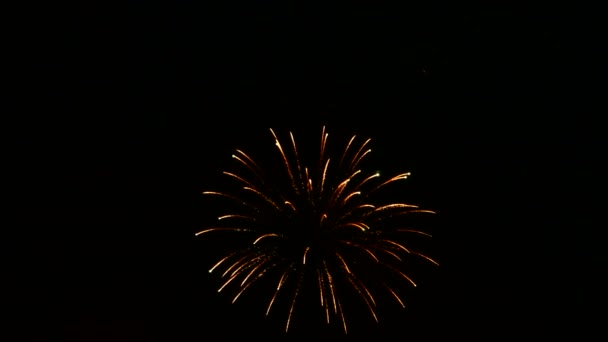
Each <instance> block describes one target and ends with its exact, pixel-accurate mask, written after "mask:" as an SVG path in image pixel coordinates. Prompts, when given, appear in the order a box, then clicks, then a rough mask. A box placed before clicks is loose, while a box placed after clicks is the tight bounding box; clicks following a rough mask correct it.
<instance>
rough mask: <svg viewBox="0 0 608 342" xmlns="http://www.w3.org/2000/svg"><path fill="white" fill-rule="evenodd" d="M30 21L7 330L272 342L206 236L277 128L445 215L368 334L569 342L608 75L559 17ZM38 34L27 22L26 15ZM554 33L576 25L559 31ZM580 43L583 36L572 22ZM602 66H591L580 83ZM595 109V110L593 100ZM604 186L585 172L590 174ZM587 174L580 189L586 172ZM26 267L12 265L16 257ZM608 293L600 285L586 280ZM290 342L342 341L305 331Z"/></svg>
mask: <svg viewBox="0 0 608 342" xmlns="http://www.w3.org/2000/svg"><path fill="white" fill-rule="evenodd" d="M54 6H55V5H53V6H51V5H48V6H47V7H46V8H33V9H31V13H32V18H30V20H31V22H32V23H35V25H31V26H27V25H24V30H26V31H27V33H28V35H27V36H28V37H29V38H28V40H24V42H23V45H24V46H27V47H28V51H32V52H31V53H28V54H26V55H25V56H24V59H25V61H26V62H27V63H26V65H28V66H27V67H26V68H24V70H23V73H22V79H23V80H24V81H25V84H26V90H27V91H28V94H30V96H29V97H28V103H26V104H25V105H24V108H26V109H27V111H28V113H27V114H26V115H25V116H24V117H25V122H26V125H25V126H24V130H23V133H24V134H23V135H22V137H26V138H25V139H24V141H23V146H25V147H26V149H25V150H26V151H27V154H26V155H25V157H24V163H23V164H22V165H24V166H25V167H24V169H23V172H22V175H25V177H24V178H25V179H26V181H24V182H23V186H20V191H19V194H18V196H17V198H16V201H15V202H16V203H17V207H18V209H19V211H18V213H19V216H20V218H21V219H20V220H19V226H18V227H19V229H18V233H19V236H20V237H26V241H27V242H26V243H25V244H24V245H21V244H19V245H16V244H12V243H11V241H12V240H10V239H9V240H7V241H9V242H8V243H7V245H8V246H7V248H5V252H6V253H7V256H8V257H9V258H8V260H17V262H15V263H12V264H13V266H12V267H11V268H10V271H11V272H12V273H9V274H12V275H13V276H12V277H11V279H12V281H11V282H10V283H11V284H14V289H15V290H16V292H15V296H12V298H11V300H10V303H11V304H14V305H11V306H10V307H11V308H14V310H13V311H14V313H13V314H12V316H11V317H13V318H14V321H15V322H17V323H18V324H17V325H16V326H18V327H20V329H23V330H24V331H27V332H33V333H34V334H35V335H37V336H39V337H40V338H43V337H48V336H60V337H61V338H63V339H64V340H68V341H161V340H172V341H180V340H205V339H209V338H210V337H211V336H217V335H216V334H220V335H222V336H224V337H225V338H231V337H247V336H248V337H256V336H270V337H280V336H283V335H282V333H281V331H280V330H279V329H280V327H278V326H277V324H275V323H276V322H274V320H273V319H270V320H267V319H264V318H263V317H262V315H263V309H262V308H246V307H244V306H242V305H241V306H239V305H230V304H228V302H229V300H228V298H227V297H223V296H218V295H217V294H216V292H215V287H216V282H215V281H214V279H213V278H212V277H210V276H209V275H208V273H207V269H208V268H209V264H210V262H211V260H213V258H212V257H211V256H212V251H209V250H202V249H201V246H202V245H201V244H200V243H199V242H198V241H197V240H196V239H195V238H194V236H193V233H194V232H196V231H198V230H201V229H202V227H203V226H204V224H205V223H206V222H207V221H208V220H209V218H210V217H211V216H212V215H213V213H210V212H209V211H208V210H207V211H206V208H205V206H204V201H203V198H202V195H201V194H200V193H201V191H203V190H207V189H210V188H217V187H219V186H220V185H221V183H220V181H219V180H220V179H221V177H219V173H220V172H221V171H222V170H223V169H225V168H229V167H230V165H232V164H231V159H230V155H231V153H232V152H233V151H234V149H235V148H241V149H243V150H245V151H252V153H253V152H256V153H260V154H261V155H264V154H266V153H275V152H276V151H275V149H274V146H273V141H272V139H271V135H270V133H269V131H268V128H273V129H275V130H276V131H277V132H279V133H280V134H283V135H285V134H286V133H287V132H288V131H289V130H292V131H294V132H295V134H296V138H299V141H300V142H301V143H302V146H303V147H304V146H306V144H308V146H310V148H311V150H312V151H313V152H314V148H315V146H316V145H315V144H317V142H318V137H319V134H320V131H321V127H322V126H324V125H325V126H326V127H327V130H328V132H329V134H330V142H332V141H333V142H339V141H342V142H344V141H345V140H346V139H348V138H350V136H351V135H352V134H358V135H361V136H365V137H370V138H372V149H373V157H372V158H371V159H370V163H369V164H368V166H369V168H370V170H375V169H380V170H383V171H384V170H387V173H397V172H403V171H411V172H412V174H413V176H412V177H411V178H410V179H409V180H408V181H407V182H410V183H409V185H408V186H409V188H408V189H409V190H410V191H411V192H410V193H408V194H407V196H409V197H411V198H414V199H416V201H417V202H418V203H421V204H423V205H424V206H426V207H430V208H433V209H436V210H437V211H438V212H439V215H438V217H437V218H436V219H435V221H434V227H433V229H434V238H433V243H434V250H435V252H436V254H435V256H436V257H437V259H438V260H439V261H440V263H441V267H440V268H439V269H438V270H436V271H429V273H428V274H421V275H420V276H421V278H422V279H421V282H422V283H424V285H425V286H420V287H419V288H418V289H416V291H415V292H414V295H413V296H411V298H409V303H410V305H409V306H408V308H407V309H406V310H405V311H403V312H400V313H393V315H392V316H390V317H387V318H386V320H384V321H383V322H381V324H380V326H378V327H374V326H373V324H370V325H369V327H368V326H367V325H365V323H363V324H362V327H361V328H360V329H359V335H358V336H367V337H378V338H389V337H395V336H399V337H400V338H402V339H403V340H405V339H407V338H408V337H409V336H412V337H413V336H418V337H422V338H425V337H426V338H428V339H431V340H432V339H434V338H437V337H439V336H445V335H446V334H448V335H450V336H452V337H471V336H477V337H479V336H481V337H483V336H495V335H496V334H498V335H501V334H505V333H515V334H524V333H527V332H528V331H532V332H535V333H539V334H554V333H560V332H562V331H565V330H570V329H575V328H579V327H580V323H581V321H582V318H581V317H583V316H584V312H585V311H584V309H585V308H586V306H585V305H586V304H587V302H588V301H592V298H591V296H590V295H589V294H588V289H589V288H591V287H593V286H595V285H593V283H594V282H593V277H595V276H591V277H592V279H591V280H582V279H587V277H588V274H590V273H591V274H593V271H592V269H593V268H594V266H592V263H590V262H585V261H586V260H593V259H594V258H595V257H596V256H599V253H598V252H597V250H595V249H594V248H593V247H592V246H593V242H592V241H591V238H590V237H587V236H588V234H587V233H589V232H590V231H591V229H592V227H591V226H592V225H593V222H592V221H591V219H589V218H587V217H586V216H576V217H575V216H574V215H571V214H569V213H570V212H574V211H576V210H578V209H582V208H590V210H593V208H595V206H596V205H595V204H593V201H591V200H590V199H589V197H587V196H586V195H584V194H583V191H585V190H587V189H588V188H590V187H593V185H594V184H592V183H591V182H590V181H589V180H588V178H587V176H586V175H588V174H586V173H585V172H586V171H585V172H583V169H585V170H586V168H587V167H588V166H591V165H592V164H590V163H589V160H590V159H588V158H587V157H590V156H591V157H592V158H595V159H591V160H595V161H592V163H596V162H597V165H599V159H600V157H597V155H596V154H595V152H593V151H592V150H591V149H588V148H587V147H588V146H593V144H595V141H596V139H597V137H595V136H594V135H593V134H590V133H589V134H588V133H586V131H585V126H586V125H587V122H588V121H589V118H590V117H591V115H592V113H593V110H594V107H592V105H591V102H590V101H587V100H586V99H587V98H590V97H593V96H594V95H597V94H600V89H597V88H591V87H589V88H586V87H585V86H586V85H589V84H590V83H592V82H595V81H596V80H601V79H603V80H604V81H605V76H606V68H605V67H604V69H599V70H598V69H593V68H591V67H588V66H587V64H585V63H587V62H589V60H588V58H593V57H588V56H594V52H596V51H599V49H596V48H595V45H593V44H590V42H591V41H592V38H591V36H590V35H586V34H583V33H581V32H583V31H585V32H586V30H589V31H590V32H591V31H594V29H595V28H596V27H595V26H594V25H595V22H593V21H591V20H590V21H584V20H583V19H582V18H581V17H579V14H577V13H569V14H570V15H571V16H568V17H563V16H562V14H564V13H568V9H567V8H559V9H551V8H534V7H526V6H522V7H520V6H516V5H512V4H502V5H501V4H491V5H472V4H469V5H467V4H460V3H459V4H451V5H447V6H446V5H443V4H438V3H433V2H428V3H417V4H406V5H403V4H401V5H396V4H394V3H388V2H377V3H374V4H371V3H365V2H357V1H354V2H344V3H340V4H337V3H334V2H330V1H328V2H326V3H324V4H320V5H319V4H313V3H297V4H294V3H291V2H288V1H283V2H280V1H277V2H270V1H250V2H249V3H248V4H244V3H240V2H239V3H237V2H230V3H222V4H205V3H198V2H195V1H176V2H164V3H157V2H154V3H149V2H135V1H128V2H123V3H122V4H121V5H109V4H106V3H102V2H88V3H87V4H86V5H77V6H75V7H73V6H58V7H54ZM28 13H29V12H28ZM564 18H569V19H568V20H565V19H564ZM583 22H584V25H583V26H582V28H583V29H581V23H583ZM589 65H591V63H589ZM582 88H585V90H582ZM593 165H595V164H593ZM593 172H595V171H591V173H593ZM17 246H19V247H17ZM597 279H599V278H597ZM294 330H295V331H294V333H293V336H295V337H297V336H333V335H332V334H334V332H333V331H332V330H329V331H325V330H323V329H321V328H320V327H319V326H316V325H314V324H311V325H310V326H306V324H304V323H300V325H299V326H296V327H295V329H294Z"/></svg>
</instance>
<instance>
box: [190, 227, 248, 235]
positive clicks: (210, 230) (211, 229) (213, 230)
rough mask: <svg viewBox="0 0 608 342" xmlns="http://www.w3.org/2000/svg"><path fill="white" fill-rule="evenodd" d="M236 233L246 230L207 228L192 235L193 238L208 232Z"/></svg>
mask: <svg viewBox="0 0 608 342" xmlns="http://www.w3.org/2000/svg"><path fill="white" fill-rule="evenodd" d="M222 230H223V231H236V232H245V231H247V229H243V228H209V229H205V230H201V231H200V232H198V233H194V236H199V235H202V234H206V233H209V232H215V231H222Z"/></svg>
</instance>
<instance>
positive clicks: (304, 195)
mask: <svg viewBox="0 0 608 342" xmlns="http://www.w3.org/2000/svg"><path fill="white" fill-rule="evenodd" d="M270 132H271V134H272V136H273V138H274V141H275V145H276V149H277V152H278V154H277V155H278V157H279V158H280V161H279V163H280V164H281V167H280V168H273V169H272V170H268V169H265V168H264V167H263V165H261V164H262V163H259V162H258V161H256V159H254V158H252V157H251V156H249V155H248V154H247V153H245V152H243V151H241V150H236V152H235V154H234V155H233V156H232V157H233V158H234V159H235V161H236V162H237V164H238V165H237V167H236V168H235V171H230V172H228V171H225V172H223V173H224V175H225V176H226V177H229V178H231V179H232V180H233V181H234V182H233V183H234V184H235V185H236V187H235V189H234V191H226V192H225V191H205V192H203V194H205V195H206V196H215V197H217V198H218V199H223V200H225V201H226V202H225V208H226V209H225V210H226V212H222V213H221V215H220V216H219V217H218V224H217V226H214V227H209V228H207V229H204V230H202V231H199V232H197V233H196V236H204V237H206V238H218V239H222V240H221V244H222V245H224V246H227V247H228V249H229V251H228V252H227V253H226V254H225V255H222V256H221V258H220V259H219V261H217V262H216V263H215V264H214V265H213V267H211V269H210V270H209V272H210V273H217V274H218V275H219V278H220V279H221V280H220V285H219V289H218V292H229V293H232V302H235V301H237V300H238V299H239V298H240V297H242V296H246V294H247V293H248V292H254V290H252V289H254V288H258V289H271V291H269V292H268V293H267V294H268V295H267V298H266V299H264V301H265V303H264V306H265V307H264V309H263V310H261V311H263V312H265V314H266V315H269V314H270V313H271V312H275V311H276V312H277V313H278V314H280V315H283V317H284V322H285V331H287V330H289V328H290V324H292V320H293V318H294V314H295V313H296V312H297V311H298V310H299V307H300V304H299V303H300V302H304V304H302V305H305V304H309V303H310V301H309V300H308V299H309V298H313V297H315V298H316V299H315V302H317V303H318V304H315V306H316V307H317V308H318V309H315V310H316V312H317V314H320V315H321V316H322V317H323V320H324V321H326V322H327V323H332V322H335V323H337V324H339V325H340V326H341V329H342V330H343V331H344V332H345V333H347V332H348V329H349V324H348V322H349V319H350V318H349V315H350V314H351V312H350V311H349V310H348V307H351V303H352V302H358V303H359V304H360V305H362V307H364V308H365V311H366V312H367V314H368V315H369V316H370V317H371V318H372V319H373V320H375V321H376V322H378V320H379V313H378V310H379V306H380V305H379V303H380V300H379V298H391V300H392V302H394V303H396V304H397V305H399V306H401V307H405V301H404V298H403V294H404V291H405V290H404V288H406V287H415V286H416V283H415V282H414V279H413V277H412V276H411V275H410V274H409V272H408V271H407V270H408V267H407V265H410V264H412V263H416V262H418V261H420V262H422V263H429V264H433V265H438V263H437V262H436V261H435V260H433V259H432V258H430V257H429V256H427V255H425V254H422V253H421V252H419V251H417V250H416V249H415V246H414V244H415V242H414V241H417V240H416V237H422V238H428V237H430V235H429V234H428V233H426V232H424V231H422V230H419V229H416V228H412V227H410V226H408V218H412V217H413V216H414V215H418V214H433V213H434V212H433V211H431V210H426V209H422V208H420V207H418V206H417V205H414V204H409V203H401V202H398V203H394V202H388V203H387V201H386V200H384V201H383V200H382V195H381V193H382V189H384V188H386V187H388V186H389V185H391V184H393V183H395V182H398V181H402V180H405V179H407V178H408V176H410V173H402V174H398V175H395V176H393V177H391V178H388V179H386V180H381V178H380V174H379V173H372V174H367V175H366V174H365V173H364V172H363V171H361V169H360V165H361V162H362V160H364V158H365V157H366V156H368V155H369V153H370V152H371V150H370V149H369V143H370V140H369V139H367V140H363V141H359V139H358V138H357V137H356V136H353V137H352V138H351V139H350V140H349V141H347V142H346V144H345V145H344V146H345V147H344V149H343V151H342V152H341V153H339V154H337V158H335V159H334V158H330V156H329V153H328V149H327V139H328V134H327V133H326V132H325V128H323V130H322V132H321V141H320V151H319V152H320V153H319V156H318V158H315V159H316V160H315V161H314V162H313V163H311V164H312V167H309V166H308V165H305V163H304V161H303V159H301V157H300V155H299V150H298V148H297V144H296V140H295V138H294V136H293V134H291V133H289V140H287V143H286V144H285V145H283V144H282V143H281V141H280V140H279V138H278V137H277V135H276V134H275V132H274V131H273V130H272V129H271V130H270ZM271 171H274V172H271ZM259 293H265V292H264V291H261V290H260V291H259ZM305 298H306V299H305ZM357 311H358V310H357ZM354 312H356V310H353V315H354Z"/></svg>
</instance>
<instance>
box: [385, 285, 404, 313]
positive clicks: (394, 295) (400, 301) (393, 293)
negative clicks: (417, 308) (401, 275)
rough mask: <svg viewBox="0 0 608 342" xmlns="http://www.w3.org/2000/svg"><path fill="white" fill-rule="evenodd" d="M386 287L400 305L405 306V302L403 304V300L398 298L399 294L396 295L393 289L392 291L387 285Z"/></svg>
mask: <svg viewBox="0 0 608 342" xmlns="http://www.w3.org/2000/svg"><path fill="white" fill-rule="evenodd" d="M387 289H388V291H389V292H390V293H391V294H392V295H393V297H395V299H397V301H398V302H399V304H401V307H402V308H405V304H403V301H402V300H401V298H399V296H398V295H397V293H395V291H393V289H391V288H390V287H387Z"/></svg>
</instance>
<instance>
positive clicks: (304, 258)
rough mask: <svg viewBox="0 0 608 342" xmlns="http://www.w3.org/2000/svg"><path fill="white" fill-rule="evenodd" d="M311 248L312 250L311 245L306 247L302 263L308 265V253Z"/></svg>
mask: <svg viewBox="0 0 608 342" xmlns="http://www.w3.org/2000/svg"><path fill="white" fill-rule="evenodd" d="M309 250H310V246H307V247H306V249H305V250H304V256H303V257H302V265H306V254H308V251H309Z"/></svg>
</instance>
